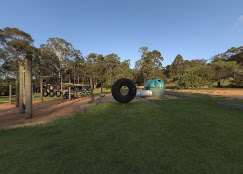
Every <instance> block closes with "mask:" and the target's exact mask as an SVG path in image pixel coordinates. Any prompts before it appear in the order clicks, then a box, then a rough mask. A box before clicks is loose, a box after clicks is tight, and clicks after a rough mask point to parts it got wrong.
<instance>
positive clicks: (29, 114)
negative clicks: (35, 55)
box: [25, 58, 32, 118]
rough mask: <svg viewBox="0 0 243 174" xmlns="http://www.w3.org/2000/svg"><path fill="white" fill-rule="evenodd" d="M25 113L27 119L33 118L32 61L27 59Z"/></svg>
mask: <svg viewBox="0 0 243 174" xmlns="http://www.w3.org/2000/svg"><path fill="white" fill-rule="evenodd" d="M25 104H26V108H25V112H26V118H31V117H32V60H31V58H25Z"/></svg>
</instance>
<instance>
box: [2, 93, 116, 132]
mask: <svg viewBox="0 0 243 174" xmlns="http://www.w3.org/2000/svg"><path fill="white" fill-rule="evenodd" d="M111 100H112V97H111V95H107V96H105V97H103V98H100V97H95V100H94V102H92V100H91V97H85V98H80V99H76V100H71V101H68V100H60V99H59V100H53V101H47V102H44V103H34V104H33V118H31V119H26V118H25V115H24V114H20V113H19V111H18V108H16V107H15V105H11V104H1V105H0V129H9V128H16V127H22V126H29V125H34V124H43V123H47V122H50V121H52V120H55V119H56V118H60V117H68V116H70V115H72V113H76V112H84V111H85V110H86V109H87V108H88V107H89V106H91V105H95V104H97V103H100V102H104V101H106V102H107V101H111Z"/></svg>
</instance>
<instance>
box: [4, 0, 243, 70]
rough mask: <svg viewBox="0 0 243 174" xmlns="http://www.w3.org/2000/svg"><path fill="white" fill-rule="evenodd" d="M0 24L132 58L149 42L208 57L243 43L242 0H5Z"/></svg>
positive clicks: (168, 51) (168, 52)
mask: <svg viewBox="0 0 243 174" xmlns="http://www.w3.org/2000/svg"><path fill="white" fill-rule="evenodd" d="M0 12H1V15H0V27H1V28H3V27H6V26H11V27H13V26H15V27H19V28H20V29H22V30H24V31H26V32H28V33H30V34H31V35H32V36H33V38H34V40H35V45H37V46H39V45H40V44H41V43H44V42H45V41H46V40H47V39H48V38H49V37H62V38H64V39H66V40H67V41H70V42H71V43H72V44H73V45H74V47H75V48H77V49H80V50H81V52H82V53H83V54H84V55H86V54H88V53H89V52H97V53H102V54H108V53H111V52H115V53H117V54H118V55H119V56H120V57H122V58H123V59H130V60H131V63H132V64H134V62H135V61H136V60H138V58H139V52H138V49H139V48H140V47H142V46H148V47H149V48H150V49H158V50H160V51H161V52H162V54H163V56H164V59H165V60H164V65H166V64H168V63H171V62H172V61H173V59H174V57H175V56H176V55H177V54H181V55H183V57H185V58H186V59H193V58H206V59H209V58H211V57H212V56H213V55H215V54H217V53H220V52H223V51H224V50H226V49H227V48H229V47H232V46H240V45H243V1H242V0H1V6H0Z"/></svg>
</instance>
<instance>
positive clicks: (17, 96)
mask: <svg viewBox="0 0 243 174" xmlns="http://www.w3.org/2000/svg"><path fill="white" fill-rule="evenodd" d="M18 68H19V66H18ZM15 86H16V87H15V88H16V89H15V106H16V108H17V107H19V71H17V72H16V81H15Z"/></svg>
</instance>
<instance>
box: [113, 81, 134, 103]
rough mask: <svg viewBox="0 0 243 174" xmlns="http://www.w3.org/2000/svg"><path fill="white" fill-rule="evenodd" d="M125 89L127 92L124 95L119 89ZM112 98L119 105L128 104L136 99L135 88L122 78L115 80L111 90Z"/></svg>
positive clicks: (130, 82) (131, 83)
mask: <svg viewBox="0 0 243 174" xmlns="http://www.w3.org/2000/svg"><path fill="white" fill-rule="evenodd" d="M123 87H126V88H127V90H128V91H127V92H126V93H125V94H124V93H123V92H122V91H121V89H122V88H123ZM111 93H112V96H113V98H114V99H115V100H116V101H118V102H120V103H128V102H130V101H131V100H133V99H134V98H135V97H136V93H137V88H136V86H135V84H134V83H133V81H132V80H130V79H126V78H122V79H119V80H117V81H116V82H115V83H114V84H113V85H112V89H111Z"/></svg>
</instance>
